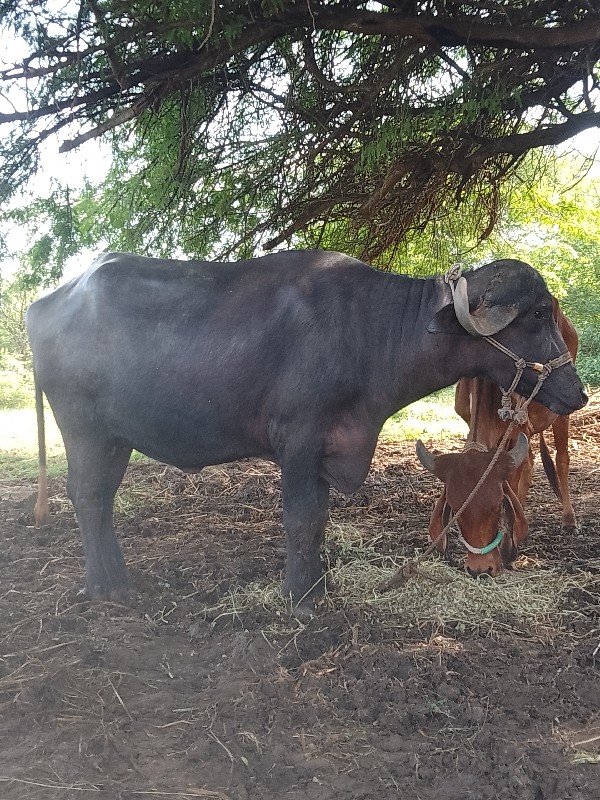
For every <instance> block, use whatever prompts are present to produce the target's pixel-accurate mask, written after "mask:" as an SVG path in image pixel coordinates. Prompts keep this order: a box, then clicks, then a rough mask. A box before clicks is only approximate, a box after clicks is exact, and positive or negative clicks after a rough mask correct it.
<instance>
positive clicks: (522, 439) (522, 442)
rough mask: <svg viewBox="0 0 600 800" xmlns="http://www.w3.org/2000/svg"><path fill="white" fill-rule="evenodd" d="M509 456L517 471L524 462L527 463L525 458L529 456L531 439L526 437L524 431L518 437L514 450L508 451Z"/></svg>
mask: <svg viewBox="0 0 600 800" xmlns="http://www.w3.org/2000/svg"><path fill="white" fill-rule="evenodd" d="M508 454H509V456H510V457H511V459H512V462H513V464H514V468H515V469H516V468H517V467H520V466H521V464H522V463H523V461H525V458H526V457H527V455H528V454H529V439H528V438H527V436H525V434H524V433H523V431H521V432H520V433H519V435H518V436H517V441H516V442H515V445H514V447H513V448H512V450H509V451H508Z"/></svg>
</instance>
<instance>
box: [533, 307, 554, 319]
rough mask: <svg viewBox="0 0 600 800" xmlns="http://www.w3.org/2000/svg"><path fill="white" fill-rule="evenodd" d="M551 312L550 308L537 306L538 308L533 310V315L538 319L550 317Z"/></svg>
mask: <svg viewBox="0 0 600 800" xmlns="http://www.w3.org/2000/svg"><path fill="white" fill-rule="evenodd" d="M550 313H551V311H550V309H548V308H536V310H535V311H534V312H533V316H534V317H535V318H536V319H548V317H549V316H550Z"/></svg>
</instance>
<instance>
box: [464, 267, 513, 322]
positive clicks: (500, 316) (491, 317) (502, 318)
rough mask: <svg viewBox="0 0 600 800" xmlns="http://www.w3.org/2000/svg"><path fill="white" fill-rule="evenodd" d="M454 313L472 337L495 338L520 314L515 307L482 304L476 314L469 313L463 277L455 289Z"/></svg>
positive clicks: (465, 282) (467, 296) (465, 280)
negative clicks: (495, 335)
mask: <svg viewBox="0 0 600 800" xmlns="http://www.w3.org/2000/svg"><path fill="white" fill-rule="evenodd" d="M454 311H455V312H456V317H457V319H458V321H459V322H460V324H461V325H462V326H463V328H464V329H465V330H466V331H468V332H469V333H470V334H471V335H472V336H493V334H494V333H498V331H501V330H502V329H503V328H506V326H507V325H508V324H509V323H510V322H512V321H513V319H514V318H515V317H516V316H517V314H518V313H519V309H518V308H516V307H515V306H500V305H494V306H489V305H486V304H485V303H482V304H481V306H479V308H478V309H477V312H475V314H472V313H471V312H470V311H469V295H468V293H467V279H466V278H464V277H461V278H459V279H458V280H457V282H456V285H455V288H454Z"/></svg>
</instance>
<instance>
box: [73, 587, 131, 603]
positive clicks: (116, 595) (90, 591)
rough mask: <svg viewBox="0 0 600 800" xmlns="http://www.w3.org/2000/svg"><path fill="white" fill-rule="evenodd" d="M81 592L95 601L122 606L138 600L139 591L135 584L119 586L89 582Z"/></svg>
mask: <svg viewBox="0 0 600 800" xmlns="http://www.w3.org/2000/svg"><path fill="white" fill-rule="evenodd" d="M79 594H83V595H85V596H86V597H87V598H88V599H89V600H91V601H92V602H93V603H99V602H109V603H116V604H117V605H120V606H131V605H133V604H134V603H135V602H136V600H137V592H136V590H135V589H134V587H133V585H127V586H118V587H117V586H104V585H103V586H100V585H98V584H95V585H91V586H90V585H89V584H88V585H87V586H86V587H85V589H82V590H81V591H80V592H79Z"/></svg>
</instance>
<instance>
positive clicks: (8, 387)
mask: <svg viewBox="0 0 600 800" xmlns="http://www.w3.org/2000/svg"><path fill="white" fill-rule="evenodd" d="M34 402H35V397H34V389H33V376H32V374H31V370H29V369H28V368H27V367H26V366H25V365H24V364H23V362H22V361H19V359H18V358H15V357H14V356H11V355H9V354H4V355H2V356H1V357H0V408H1V409H10V408H30V407H31V406H33V404H34Z"/></svg>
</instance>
